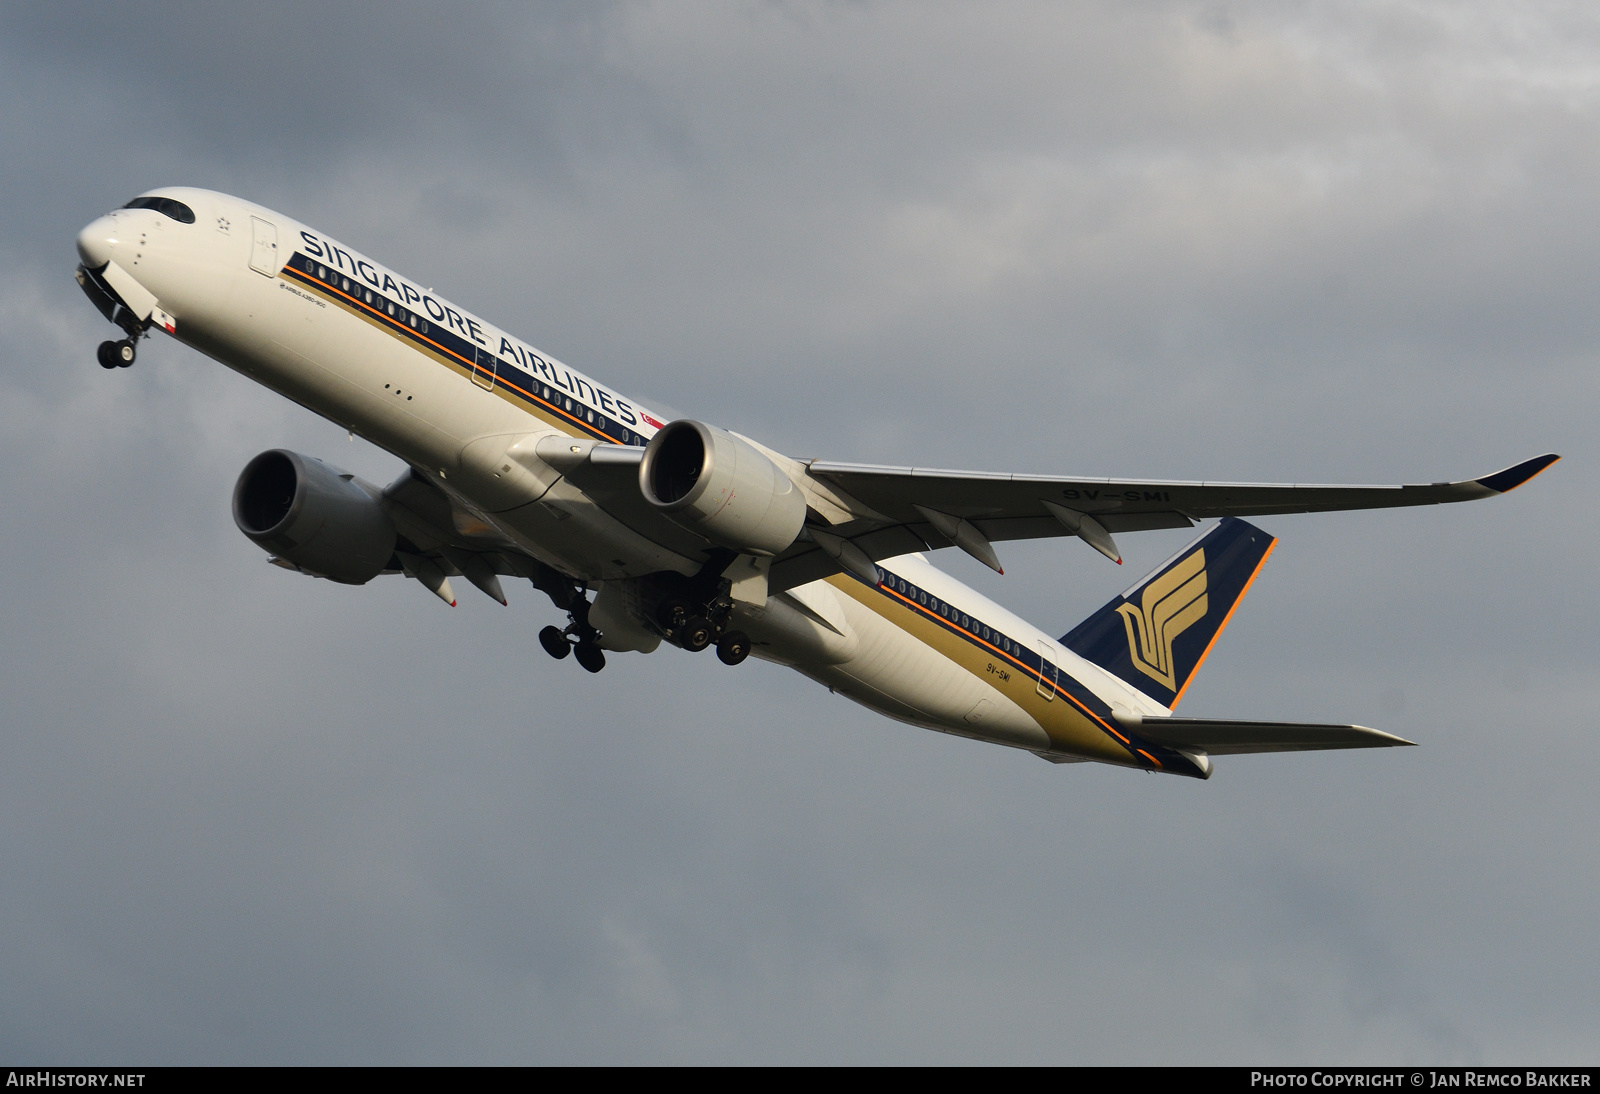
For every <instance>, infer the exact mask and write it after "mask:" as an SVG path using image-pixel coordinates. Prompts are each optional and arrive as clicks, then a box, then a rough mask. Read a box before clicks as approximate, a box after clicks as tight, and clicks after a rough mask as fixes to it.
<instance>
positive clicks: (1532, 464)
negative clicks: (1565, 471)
mask: <svg viewBox="0 0 1600 1094" xmlns="http://www.w3.org/2000/svg"><path fill="white" fill-rule="evenodd" d="M1560 458H1561V457H1560V456H1557V455H1556V454H1555V453H1553V452H1550V453H1546V454H1545V455H1543V456H1535V457H1534V458H1533V459H1531V460H1523V461H1522V462H1521V463H1519V464H1517V465H1516V466H1515V467H1508V468H1506V469H1505V470H1504V471H1496V472H1495V473H1494V474H1492V475H1485V476H1484V477H1483V478H1481V479H1475V480H1473V481H1474V482H1476V483H1477V484H1478V485H1479V486H1483V487H1487V488H1488V489H1490V490H1493V491H1494V492H1495V493H1496V494H1505V493H1509V492H1510V491H1512V490H1515V489H1516V488H1517V487H1519V486H1521V485H1522V484H1523V483H1525V482H1527V481H1528V480H1529V479H1531V478H1533V477H1534V476H1535V475H1537V474H1538V473H1539V472H1541V471H1543V470H1544V469H1545V468H1547V467H1549V466H1550V465H1551V464H1553V463H1555V462H1556V461H1557V460H1559V459H1560Z"/></svg>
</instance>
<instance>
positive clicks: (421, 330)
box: [76, 187, 1558, 779]
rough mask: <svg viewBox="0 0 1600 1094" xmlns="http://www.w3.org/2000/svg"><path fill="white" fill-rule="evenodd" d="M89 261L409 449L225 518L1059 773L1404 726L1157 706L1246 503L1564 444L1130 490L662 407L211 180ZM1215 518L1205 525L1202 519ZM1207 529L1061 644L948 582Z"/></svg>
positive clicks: (1209, 605) (1238, 570)
mask: <svg viewBox="0 0 1600 1094" xmlns="http://www.w3.org/2000/svg"><path fill="white" fill-rule="evenodd" d="M77 250H78V257H79V259H80V265H79V266H78V268H77V274H76V276H77V281H78V284H79V285H80V287H81V288H82V289H83V291H84V293H85V295H87V296H88V298H89V300H90V301H91V302H92V303H93V304H94V305H95V307H96V308H98V309H99V311H100V312H101V314H102V315H104V316H105V318H106V319H107V320H108V321H110V322H111V323H112V324H114V325H115V326H116V327H117V328H118V329H119V330H120V333H121V334H122V337H121V338H117V339H114V340H108V341H106V342H104V343H102V344H101V346H100V348H99V352H98V357H99V362H100V364H101V365H102V366H104V367H105V368H107V369H116V368H126V367H128V366H131V365H132V364H133V363H134V360H135V358H136V356H137V351H138V344H139V342H140V341H141V340H143V339H144V338H146V337H147V336H149V335H150V333H151V332H152V331H161V332H163V333H165V334H166V335H168V336H170V337H172V338H175V339H177V340H178V341H179V342H182V343H184V344H185V345H188V346H191V347H193V348H194V349H196V350H199V351H200V352H201V353H203V354H205V355H206V356H208V357H212V358H214V359H216V360H217V361H220V362H221V363H222V364H224V365H227V366H228V367H229V368H231V369H234V370H235V371H237V372H240V373H242V374H243V375H245V376H247V377H249V378H250V379H252V380H254V381H256V382H257V383H261V384H264V385H266V386H267V387H269V388H271V389H272V390H273V391H276V392H278V393H280V394H282V395H284V396H286V397H287V398H289V399H292V400H294V401H295V402H296V403H299V404H300V405H301V406H303V407H306V408H307V409H309V410H311V411H312V412H313V413H316V414H320V415H321V416H322V417H324V418H327V419H329V420H330V421H332V422H335V423H337V424H338V425H340V426H341V427H344V428H346V429H348V430H349V431H350V432H351V433H352V434H359V435H360V436H362V437H363V438H365V439H367V440H369V441H371V442H372V443H374V444H376V445H378V446H379V447H381V448H383V449H385V450H386V451H388V452H390V453H392V454H393V455H395V456H397V457H398V458H399V459H400V460H402V461H404V464H405V470H404V472H403V473H401V474H400V475H399V477H398V478H396V479H395V480H394V481H393V482H391V483H389V484H388V485H387V486H379V485H375V484H373V483H369V482H365V481H363V480H362V479H359V478H357V477H355V476H354V475H351V474H349V473H348V472H345V471H342V470H340V469H339V468H337V467H335V466H333V465H332V464H329V463H327V462H325V461H323V460H320V459H317V458H316V457H313V456H307V455H302V454H300V453H297V452H291V451H288V450H285V449H274V450H272V451H268V452H263V453H261V454H260V455H258V456H256V457H255V458H254V459H252V460H250V461H249V462H248V463H247V464H246V465H245V467H244V470H243V471H242V472H241V474H240V476H239V479H238V482H237V484H236V486H235V488H234V492H233V519H234V521H235V523H236V524H237V525H238V527H239V530H240V531H241V532H243V533H244V535H246V536H247V537H249V538H250V539H251V540H252V541H254V542H255V543H256V544H257V545H259V546H260V547H261V548H262V549H263V550H264V551H266V552H267V554H268V561H270V562H272V563H274V564H276V565H277V566H280V567H282V568H283V569H285V570H289V571H294V572H297V573H300V574H304V575H309V576H311V577H316V578H323V579H326V580H329V581H336V582H340V583H343V584H349V585H362V584H365V583H366V582H368V581H371V580H372V579H374V578H376V577H379V576H380V575H385V574H391V575H404V576H405V577H406V578H410V579H413V580H415V581H416V582H417V583H418V585H419V586H420V587H422V588H424V589H427V590H428V591H429V592H431V593H432V594H434V595H435V596H437V597H438V598H439V599H440V600H441V601H443V602H444V603H446V604H449V605H451V606H454V605H455V603H456V593H455V585H454V584H453V582H455V581H457V580H459V581H464V582H466V583H467V584H469V585H472V586H473V587H475V588H477V589H479V590H481V591H482V592H483V593H485V594H486V595H488V596H490V597H492V598H494V599H495V600H497V601H499V602H500V603H501V604H505V603H506V600H507V598H506V594H505V587H504V585H503V584H502V582H501V579H502V578H521V579H525V580H527V581H529V582H530V583H531V585H532V587H533V588H534V589H536V590H538V591H540V592H543V593H544V594H545V595H547V596H548V597H549V599H550V601H551V602H552V603H553V604H554V606H555V610H556V611H557V612H561V613H565V616H566V624H565V626H564V627H562V626H554V625H552V626H547V627H545V628H544V629H543V630H541V631H540V632H539V635H538V641H539V644H540V645H541V646H542V647H543V648H544V650H545V651H546V652H548V653H549V654H550V656H551V657H553V658H556V659H557V660H561V659H564V658H566V657H568V656H569V655H571V656H572V658H573V660H574V661H576V663H577V664H578V665H580V666H582V668H584V669H586V670H588V671H589V672H599V671H601V669H602V668H604V666H605V664H606V654H607V653H608V652H610V653H620V652H623V651H636V652H639V653H651V652H653V651H655V650H657V649H658V648H659V647H660V646H662V645H663V644H666V645H670V646H675V647H677V648H679V649H681V650H686V651H689V652H700V651H703V650H706V649H708V648H714V649H715V650H716V653H717V656H718V657H719V658H720V659H721V660H722V661H723V662H724V663H725V664H727V665H737V664H739V663H740V662H742V661H743V660H745V658H746V657H748V656H749V655H751V654H754V655H756V656H757V657H759V658H762V659H764V660H767V661H772V662H775V663H778V664H781V665H787V666H789V667H791V668H793V669H796V670H798V671H799V672H801V673H803V674H805V675H806V676H808V677H810V678H811V679H812V680H815V681H816V682H817V683H819V684H822V685H824V686H826V687H828V688H829V689H831V690H832V691H835V692H838V693H840V694H843V695H846V696H848V697H849V698H851V699H854V700H855V701H857V702H859V703H861V704H863V705H864V706H866V707H869V708H870V709H872V710H874V711H877V712H879V713H881V714H884V715H887V716H888V717H890V718H894V719H897V720H900V721H902V722H907V723H910V724H912V725H916V726H921V727H925V728H928V729H933V730H938V731H940V732H944V733H951V734H958V735H961V736H964V737H969V738H974V739H977V740H981V741H988V742H992V743H995V744H1001V745H1008V746H1011V747H1013V748H1017V749H1023V750H1026V751H1028V752H1032V753H1034V754H1035V755H1037V756H1040V757H1042V758H1043V759H1046V760H1050V761H1052V762H1054V763H1081V762H1087V761H1097V762H1100V763H1107V764H1114V765H1119V766H1122V767H1129V768H1139V769H1143V770H1146V771H1160V772H1167V773H1170V774H1176V775H1187V776H1190V777H1192V778H1200V779H1205V778H1209V777H1210V775H1211V772H1212V767H1213V765H1212V757H1214V756H1219V755H1233V754H1243V753H1259V752H1286V751H1307V750H1315V749H1334V748H1366V747H1383V746H1393V745H1406V744H1410V743H1411V742H1409V741H1406V740H1403V739H1402V738H1400V737H1397V736H1394V735H1392V734H1389V733H1384V732H1381V731H1379V730H1376V729H1371V728H1367V727H1364V726H1353V725H1331V724H1327V725H1325V724H1308V723H1288V722H1259V721H1238V720H1229V719H1213V718H1189V717H1179V716H1177V715H1175V714H1174V713H1173V709H1174V708H1175V707H1176V706H1177V704H1178V701H1179V700H1180V699H1182V698H1183V695H1184V692H1185V691H1186V690H1187V689H1188V687H1189V684H1190V683H1191V682H1192V681H1193V679H1194V675H1195V672H1196V671H1197V670H1198V669H1199V667H1200V665H1201V663H1202V662H1204V661H1205V659H1206V657H1207V655H1208V654H1209V653H1210V652H1211V648H1212V646H1213V645H1214V644H1215V642H1216V640H1217V638H1218V636H1219V635H1220V634H1221V633H1222V630H1223V628H1224V627H1225V626H1226V625H1227V622H1228V620H1229V619H1230V618H1231V617H1232V615H1233V612H1234V609H1235V608H1236V607H1237V606H1238V604H1239V601H1240V599H1241V598H1242V597H1243V596H1244V594H1245V592H1246V591H1247V590H1248V589H1249V588H1250V585H1251V583H1252V582H1253V581H1254V580H1255V579H1256V576H1257V575H1258V574H1259V573H1260V572H1261V569H1262V566H1263V565H1264V564H1265V562H1266V560H1267V557H1268V555H1270V553H1271V552H1272V549H1273V547H1274V545H1275V544H1276V542H1277V541H1276V539H1275V538H1274V537H1273V536H1271V535H1269V534H1268V533H1267V532H1264V531H1262V530H1261V529H1260V528H1257V527H1256V526H1254V525H1253V524H1250V523H1248V522H1247V521H1246V520H1245V519H1244V518H1247V517H1248V518H1252V519H1254V518H1259V517H1262V516H1267V515H1270V514H1274V513H1305V512H1317V511H1331V510H1343V509H1365V508H1377V507H1390V506H1407V505H1431V504H1438V503H1442V502H1456V501H1469V500H1473V499H1478V498H1489V497H1493V496H1495V495H1497V494H1503V493H1505V492H1507V491H1509V490H1511V489H1514V488H1515V487H1517V486H1520V485H1521V484H1522V483H1524V482H1526V481H1527V480H1528V479H1530V478H1532V477H1533V476H1534V475H1536V474H1538V473H1539V472H1540V471H1543V470H1544V469H1545V468H1546V467H1548V466H1549V465H1550V464H1552V463H1554V462H1555V461H1556V460H1557V458H1558V457H1556V456H1554V455H1544V456H1539V457H1536V458H1534V459H1531V460H1527V461H1525V462H1523V463H1520V464H1517V465H1516V466H1514V467H1510V468H1508V469H1506V470H1504V471H1500V472H1498V473H1496V474H1492V475H1487V476H1485V477H1483V478H1478V479H1467V480H1463V481H1459V482H1443V483H1431V484H1423V485H1412V486H1332V485H1302V484H1285V485H1267V484H1240V483H1214V482H1156V481H1150V482H1145V481H1124V480H1118V479H1101V478H1072V477H1058V476H1044V475H1024V474H985V473H977V472H970V471H945V470H933V469H928V468H921V467H879V466H869V465H863V464H854V463H844V462H836V461H830V460H823V459H794V458H791V457H789V456H786V455H784V454H782V453H780V452H777V451H774V450H773V449H771V448H769V447H767V446H766V445H764V444H762V443H761V442H760V441H758V440H755V439H754V438H751V437H746V436H743V435H741V434H739V433H736V432H733V431H732V430H728V429H723V428H721V427H719V426H716V425H713V424H710V423H707V422H702V421H698V420H694V419H689V418H679V419H676V420H672V421H664V420H662V417H661V416H659V415H657V414H655V413H652V411H651V410H650V408H649V407H647V406H646V405H645V404H644V403H642V402H641V401H639V400H638V399H635V398H632V397H631V396H626V395H623V394H622V393H621V392H619V391H616V390H615V389H613V388H610V387H608V386H606V385H605V384H603V383H600V382H599V381H597V380H594V379H592V378H590V377H588V376H586V375H584V374H583V373H580V372H578V371H577V370H576V369H573V368H571V367H569V366H568V365H566V364H563V363H562V362H560V361H558V360H556V359H555V358H554V357H552V356H551V355H550V354H548V353H545V352H544V351H542V350H540V349H538V348H536V347H534V346H533V345H532V344H530V343H528V342H525V341H523V340H522V339H520V338H518V337H516V336H515V335H513V334H512V333H510V332H509V331H506V330H503V329H501V328H499V327H497V326H495V325H494V324H493V323H490V322H489V321H488V320H486V319H483V318H482V317H480V316H478V315H475V314H474V313H472V312H470V311H468V310H466V309H465V308H462V307H460V306H458V305H456V304H455V303H453V302H451V301H449V300H447V299H445V298H444V297H443V296H440V295H439V294H437V293H435V292H434V291H433V289H432V288H424V287H422V286H421V285H420V283H419V282H416V281H413V280H410V279H408V278H406V277H403V276H401V275H400V274H399V273H397V272H395V271H394V270H391V269H389V268H388V267H386V266H384V265H383V264H382V263H380V262H377V261H375V260H374V259H371V258H368V257H367V256H366V255H364V254H362V253H361V252H359V251H357V250H355V249H354V248H351V247H349V246H347V245H345V244H343V243H341V242H339V241H338V240H335V239H333V238H332V237H330V236H328V235H327V234H326V233H324V232H321V231H318V230H316V229H314V228H312V227H310V226H308V225H305V224H301V223H299V222H298V221H295V220H293V219H292V218H290V217H287V216H284V215H283V214H281V213H277V212H274V211H272V210H270V209H266V208H263V207H261V206H259V205H255V204H252V203H250V202H248V201H244V200H241V199H239V198H235V197H229V196H227V195H225V194H219V193H214V192H211V191H207V190H199V189H192V188H186V187H166V188H161V189H157V190H152V191H149V192H147V193H145V194H143V195H141V196H139V197H136V198H134V199H133V200H132V201H130V202H128V203H127V205H125V206H123V207H122V208H120V209H117V210H115V211H113V212H111V213H109V214H107V215H105V216H102V217H100V218H98V219H96V220H95V221H93V222H92V223H90V224H89V225H88V226H87V227H85V228H84V229H83V230H82V232H80V233H79V235H78V238H77ZM1213 521H1214V523H1213ZM1197 525H1203V527H1201V528H1200V534H1199V535H1198V537H1197V538H1195V539H1194V540H1193V541H1192V542H1190V543H1189V544H1188V545H1187V546H1185V547H1184V548H1183V549H1182V550H1180V551H1178V552H1177V553H1176V554H1175V555H1173V556H1172V558H1170V559H1169V560H1168V561H1166V562H1165V563H1163V564H1162V565H1161V566H1159V567H1157V568H1156V570H1155V571H1154V572H1153V573H1151V574H1150V575H1149V576H1147V577H1145V578H1144V579H1142V580H1140V581H1138V582H1137V583H1135V584H1134V585H1132V586H1130V587H1129V588H1128V589H1127V590H1126V591H1124V592H1123V593H1121V594H1120V595H1118V596H1116V597H1114V598H1113V599H1112V600H1111V601H1110V602H1109V603H1107V604H1106V605H1105V607H1103V608H1101V609H1100V610H1099V611H1098V612H1096V613H1094V614H1093V615H1091V616H1089V618H1087V619H1085V620H1084V621H1083V622H1082V623H1080V624H1079V625H1078V626H1076V627H1074V628H1073V629H1072V630H1070V631H1068V632H1067V633H1066V634H1064V635H1061V636H1060V637H1053V636H1052V635H1051V634H1050V633H1048V632H1047V631H1044V630H1041V629H1040V628H1038V627H1036V626H1034V625H1033V624H1031V623H1029V622H1027V621H1026V620H1024V619H1022V618H1020V617H1019V616H1017V615H1015V614H1013V613H1012V612H1011V611H1009V610H1007V609H1006V608H1004V607H1002V606H1001V605H999V604H997V603H995V602H993V601H992V600H989V599H988V598H986V597H984V596H982V595H980V594H979V593H978V592H976V591H974V590H973V589H970V588H968V587H966V586H965V585H963V584H962V583H960V582H958V581H956V580H955V579H954V578H951V577H949V576H948V575H946V574H945V573H944V572H942V571H941V570H939V569H937V568H936V567H935V566H933V564H932V563H930V562H929V561H928V559H927V557H926V554H925V552H931V551H937V550H941V549H944V548H949V547H954V548H956V549H957V550H960V551H964V552H966V553H967V554H969V555H971V556H973V557H974V558H976V559H978V560H979V561H980V562H982V563H983V564H984V565H986V566H989V567H991V568H992V569H994V570H996V571H1000V572H1004V571H1003V570H1002V568H1001V563H1000V558H999V553H998V551H997V550H996V545H997V544H1004V543H1006V542H1008V541H1012V540H1020V539H1034V538H1040V537H1046V536H1061V537H1073V538H1076V539H1079V540H1082V541H1083V542H1084V543H1085V544H1087V545H1088V546H1089V547H1091V548H1093V549H1094V550H1095V551H1098V552H1099V553H1100V554H1102V555H1105V556H1106V557H1107V558H1109V559H1111V560H1113V561H1115V562H1117V563H1118V564H1120V563H1121V561H1122V558H1121V552H1120V550H1119V548H1118V547H1117V543H1116V538H1115V537H1116V536H1118V535H1123V534H1128V533H1134V532H1139V531H1144V530H1146V529H1155V528H1192V527H1196V526H1197Z"/></svg>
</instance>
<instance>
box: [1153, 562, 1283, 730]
mask: <svg viewBox="0 0 1600 1094" xmlns="http://www.w3.org/2000/svg"><path fill="white" fill-rule="evenodd" d="M1277 547H1278V538H1277V537H1276V536H1274V537H1273V538H1272V542H1271V543H1269V544H1267V549H1266V552H1265V553H1264V554H1262V556H1261V561H1260V562H1258V563H1256V568H1255V569H1254V570H1252V571H1251V572H1250V580H1249V581H1246V582H1245V583H1244V588H1242V589H1240V590H1239V595H1238V596H1236V597H1234V598H1233V606H1232V607H1230V608H1229V609H1228V614H1227V615H1225V616H1223V617H1222V622H1221V623H1218V624H1217V629H1216V632H1215V633H1213V634H1212V636H1211V641H1209V642H1207V643H1206V648H1205V652H1204V653H1202V654H1201V655H1200V659H1199V660H1198V661H1196V662H1195V663H1194V668H1192V669H1190V670H1189V678H1188V679H1187V680H1185V681H1184V682H1183V687H1181V688H1179V689H1178V694H1176V695H1174V696H1173V697H1172V702H1171V703H1170V704H1169V705H1168V706H1167V709H1168V710H1176V709H1177V708H1178V700H1180V699H1182V698H1183V693H1184V692H1186V691H1188V690H1189V685H1190V684H1192V683H1194V678H1195V677H1196V676H1197V675H1199V673H1200V666H1201V665H1203V664H1205V663H1206V658H1207V657H1210V656H1211V647H1212V646H1215V645H1216V644H1217V639H1219V638H1221V637H1222V632H1223V629H1224V628H1226V627H1227V625H1228V620H1230V619H1232V618H1233V613H1234V612H1236V611H1238V610H1239V605H1240V604H1243V603H1244V594H1245V593H1247V592H1249V591H1250V586H1252V585H1254V584H1255V583H1256V578H1257V577H1258V576H1259V575H1260V573H1261V567H1263V566H1265V565H1266V564H1267V559H1269V558H1271V557H1272V552H1273V551H1275V550H1277Z"/></svg>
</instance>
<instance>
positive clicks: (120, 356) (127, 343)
mask: <svg viewBox="0 0 1600 1094" xmlns="http://www.w3.org/2000/svg"><path fill="white" fill-rule="evenodd" d="M114 345H115V346H116V356H117V364H119V365H121V366H122V367H123V368H127V367H128V366H129V365H131V364H133V359H134V358H135V357H137V356H138V355H139V351H138V350H136V349H134V348H133V340H132V339H131V338H124V339H123V340H122V341H120V342H117V343H114Z"/></svg>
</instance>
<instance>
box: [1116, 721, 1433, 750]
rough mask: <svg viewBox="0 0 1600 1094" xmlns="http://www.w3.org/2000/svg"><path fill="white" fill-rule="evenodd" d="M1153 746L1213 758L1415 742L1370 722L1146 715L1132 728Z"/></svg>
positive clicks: (1389, 745) (1383, 746) (1372, 746)
mask: <svg viewBox="0 0 1600 1094" xmlns="http://www.w3.org/2000/svg"><path fill="white" fill-rule="evenodd" d="M1130 728H1131V729H1132V730H1133V732H1134V733H1136V734H1138V735H1139V736H1140V737H1142V738H1143V739H1144V740H1147V741H1149V742H1151V743H1152V744H1158V745H1163V746H1165V747H1167V748H1188V749H1198V750H1199V751H1201V752H1204V753H1206V754H1208V755H1211V756H1233V755H1240V754H1243V753H1247V752H1313V751H1319V750H1322V749H1329V748H1387V747H1392V746H1394V745H1412V744H1415V743H1416V742H1415V741H1408V740H1406V739H1405V738H1403V737H1396V736H1395V735H1394V734H1392V733H1384V732H1383V731H1382V730H1378V729H1368V728H1367V727H1366V726H1339V725H1322V724H1319V723H1314V722H1235V721H1228V720H1221V719H1215V718H1145V719H1143V720H1141V721H1139V722H1138V723H1136V724H1133V725H1131V726H1130Z"/></svg>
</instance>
